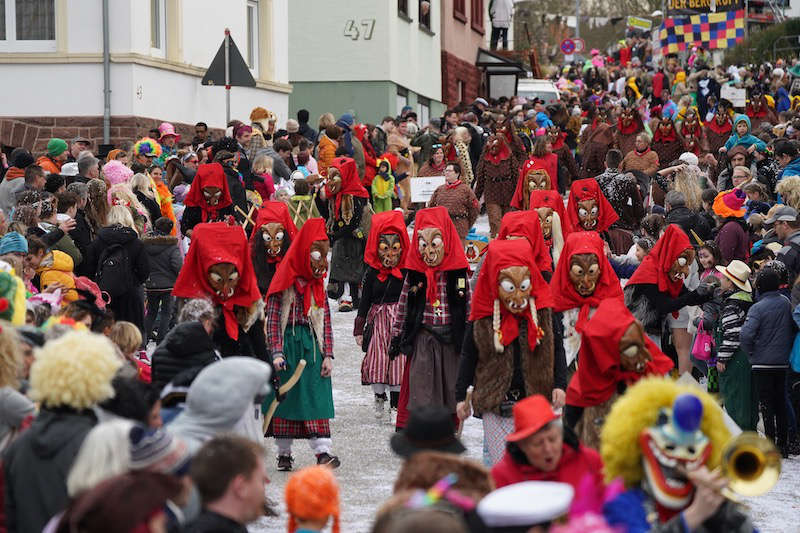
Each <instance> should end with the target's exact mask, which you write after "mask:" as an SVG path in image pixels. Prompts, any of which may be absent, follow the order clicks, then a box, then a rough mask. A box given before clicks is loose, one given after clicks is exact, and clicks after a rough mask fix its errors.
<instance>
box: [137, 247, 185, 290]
mask: <svg viewBox="0 0 800 533" xmlns="http://www.w3.org/2000/svg"><path fill="white" fill-rule="evenodd" d="M142 244H143V245H144V251H145V253H146V254H147V258H148V261H149V262H150V276H149V277H148V278H147V281H146V282H145V285H144V286H145V288H147V289H171V288H172V287H173V286H174V285H175V280H176V279H178V274H179V273H180V271H181V267H182V266H183V256H182V255H181V250H180V248H178V238H177V237H173V236H172V235H157V234H155V233H149V234H147V235H146V236H145V238H144V239H142Z"/></svg>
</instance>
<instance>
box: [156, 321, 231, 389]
mask: <svg viewBox="0 0 800 533" xmlns="http://www.w3.org/2000/svg"><path fill="white" fill-rule="evenodd" d="M217 359H219V355H217V352H216V351H215V349H214V342H213V341H212V340H211V337H210V336H209V335H208V333H207V332H206V330H205V328H204V327H203V324H201V323H200V322H181V323H180V324H178V325H177V326H175V327H174V328H172V329H171V330H170V331H169V333H167V336H166V337H165V338H164V340H163V341H162V342H161V344H159V345H158V347H157V348H156V350H155V351H154V352H153V355H152V356H151V361H152V368H153V372H152V379H153V381H152V383H153V385H154V386H156V387H158V388H159V389H161V388H163V387H164V386H165V385H166V384H167V383H169V382H170V381H172V379H173V378H174V377H175V376H177V375H178V374H179V373H181V372H183V371H184V370H186V369H188V368H194V367H198V366H199V367H204V366H207V365H210V364H211V363H213V362H214V361H216V360H217Z"/></svg>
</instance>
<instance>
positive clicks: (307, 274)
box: [267, 218, 328, 316]
mask: <svg viewBox="0 0 800 533" xmlns="http://www.w3.org/2000/svg"><path fill="white" fill-rule="evenodd" d="M327 240H328V234H327V232H326V231H325V221H324V220H323V219H321V218H309V219H308V220H306V223H305V224H303V227H302V228H300V231H299V232H298V233H297V237H296V238H294V239H292V245H291V246H289V249H288V250H287V251H286V255H285V256H284V258H283V261H281V262H280V263H279V264H278V268H277V269H276V270H275V275H274V276H273V277H272V283H270V284H269V291H267V298H269V297H270V296H272V295H273V294H278V293H281V292H283V291H285V290H286V289H288V288H290V287H294V288H296V289H297V292H299V293H300V294H301V295H302V296H303V314H304V315H306V316H308V312H309V310H310V309H311V298H310V296H311V295H313V296H314V304H315V305H316V306H317V307H324V306H325V298H326V295H325V280H324V279H323V278H315V277H314V275H313V274H312V273H311V259H310V257H309V254H311V245H312V244H313V243H314V242H316V241H327ZM309 291H310V294H309Z"/></svg>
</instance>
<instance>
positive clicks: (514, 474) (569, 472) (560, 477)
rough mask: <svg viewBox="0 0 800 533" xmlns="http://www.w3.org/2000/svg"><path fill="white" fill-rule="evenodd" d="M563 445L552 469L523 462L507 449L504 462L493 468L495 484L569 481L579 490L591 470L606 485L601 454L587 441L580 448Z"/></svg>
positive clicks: (597, 483)
mask: <svg viewBox="0 0 800 533" xmlns="http://www.w3.org/2000/svg"><path fill="white" fill-rule="evenodd" d="M563 449H564V451H563V453H562V455H561V461H560V462H559V463H558V468H557V469H555V470H553V471H552V472H542V471H541V470H539V469H538V468H536V467H535V466H532V465H524V464H520V463H518V462H516V461H515V460H514V459H513V458H512V457H511V455H509V453H508V451H506V453H505V455H503V458H502V459H501V460H500V462H499V463H497V464H496V465H494V467H493V468H492V478H494V484H495V485H496V486H497V488H498V489H499V488H500V487H505V486H506V485H513V484H514V483H521V482H522V481H560V482H562V483H569V484H570V485H572V486H573V487H574V488H575V490H578V484H579V483H580V482H581V479H583V477H584V476H585V475H586V474H590V475H591V476H592V477H593V478H594V480H595V484H596V486H597V487H602V486H603V461H602V460H601V459H600V454H598V453H597V452H596V451H594V450H593V449H591V448H587V447H586V446H584V445H583V444H580V445H578V449H577V450H576V449H575V448H573V447H572V446H570V445H569V444H567V443H564V444H563Z"/></svg>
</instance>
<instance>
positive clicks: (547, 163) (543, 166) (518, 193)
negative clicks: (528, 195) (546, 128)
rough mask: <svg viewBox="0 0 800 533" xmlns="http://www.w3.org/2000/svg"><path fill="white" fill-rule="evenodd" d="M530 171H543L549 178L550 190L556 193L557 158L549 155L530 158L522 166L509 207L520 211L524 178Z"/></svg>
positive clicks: (554, 155) (551, 154)
mask: <svg viewBox="0 0 800 533" xmlns="http://www.w3.org/2000/svg"><path fill="white" fill-rule="evenodd" d="M531 170H544V171H545V172H547V175H548V176H550V190H553V191H556V193H558V156H557V155H556V154H553V153H550V154H547V155H546V156H544V157H531V158H530V159H528V160H527V161H525V163H524V164H523V165H522V168H521V169H520V171H519V178H517V187H516V189H514V196H512V197H511V207H516V208H517V209H522V208H523V206H522V191H523V190H524V187H525V176H526V175H527V174H528V172H530V171H531Z"/></svg>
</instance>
